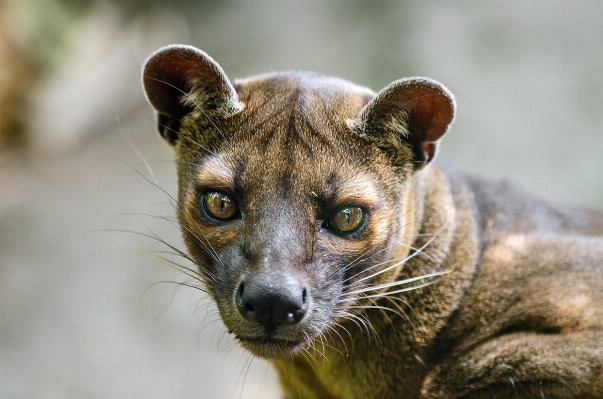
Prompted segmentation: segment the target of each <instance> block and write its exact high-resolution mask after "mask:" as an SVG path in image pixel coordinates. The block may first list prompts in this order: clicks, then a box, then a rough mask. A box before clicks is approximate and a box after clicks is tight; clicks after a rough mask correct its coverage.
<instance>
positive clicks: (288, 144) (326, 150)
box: [232, 74, 375, 183]
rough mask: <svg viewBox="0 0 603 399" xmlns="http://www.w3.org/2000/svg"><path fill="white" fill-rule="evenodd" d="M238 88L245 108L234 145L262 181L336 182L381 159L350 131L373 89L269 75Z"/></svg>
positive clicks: (302, 76)
mask: <svg viewBox="0 0 603 399" xmlns="http://www.w3.org/2000/svg"><path fill="white" fill-rule="evenodd" d="M235 87H236V89H237V91H238V93H239V98H240V101H241V102H242V103H243V104H244V106H245V108H244V110H243V111H242V112H241V113H240V114H238V115H236V116H235V117H234V118H236V120H234V121H233V126H236V131H233V132H232V141H233V144H232V145H233V147H234V149H235V152H236V155H238V156H239V157H241V158H243V159H244V162H243V163H242V165H243V166H244V169H245V175H247V176H248V177H249V176H250V175H251V176H252V178H253V179H254V181H256V182H257V181H274V180H275V178H278V180H280V181H283V180H285V183H286V180H287V179H295V180H298V181H299V180H307V181H308V183H312V182H311V180H312V179H313V178H315V179H320V180H325V179H326V180H329V179H336V178H337V177H339V176H340V175H341V174H342V173H343V174H350V173H359V172H361V171H362V170H363V169H365V166H367V162H366V160H367V157H368V158H371V156H373V157H374V155H375V154H374V152H375V151H373V149H372V148H371V147H370V146H367V142H366V140H365V139H363V138H361V137H359V136H358V135H357V134H356V133H355V132H353V131H352V130H351V129H350V128H349V127H348V120H350V119H352V118H355V117H356V116H357V115H358V113H359V112H360V110H361V109H362V107H363V106H364V105H365V104H366V102H368V101H369V100H370V98H372V95H373V94H372V92H370V91H369V90H367V89H364V88H361V87H358V86H355V85H353V84H351V83H348V82H346V81H343V80H340V79H336V78H325V77H323V76H321V75H314V74H276V75H264V76H260V77H257V78H254V79H251V80H246V81H241V82H237V83H236V85H235ZM344 172H346V173H344Z"/></svg>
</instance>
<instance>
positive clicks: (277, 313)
mask: <svg viewBox="0 0 603 399" xmlns="http://www.w3.org/2000/svg"><path fill="white" fill-rule="evenodd" d="M308 302H309V298H308V291H307V289H306V287H305V286H304V284H303V283H302V282H301V280H300V279H299V278H298V277H297V276H295V275H291V274H286V275H278V274H271V273H256V274H252V275H250V276H247V277H246V278H245V280H243V281H241V282H240V283H239V286H238V288H237V293H236V305H237V309H238V310H239V312H240V313H241V315H242V316H243V318H244V319H245V320H248V321H250V322H254V323H258V324H260V325H261V326H262V327H264V329H265V330H266V331H267V332H269V333H270V332H272V331H274V330H275V329H276V328H277V327H279V326H292V325H295V324H298V323H300V322H301V321H302V319H303V318H304V316H305V315H306V312H307V310H308Z"/></svg>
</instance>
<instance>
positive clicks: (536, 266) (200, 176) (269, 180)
mask: <svg viewBox="0 0 603 399" xmlns="http://www.w3.org/2000/svg"><path fill="white" fill-rule="evenodd" d="M143 83H144V85H145V89H146V92H147V96H148V98H149V101H150V102H151V104H152V105H153V106H154V107H155V108H156V110H157V112H158V114H159V118H158V121H159V124H160V126H159V130H160V132H161V133H162V135H163V136H164V137H165V138H166V139H167V140H168V141H169V142H170V143H172V144H173V145H174V148H175V152H176V161H177V165H178V178H179V197H178V199H179V212H178V216H179V220H180V223H181V225H182V231H183V234H184V238H185V242H186V244H187V247H188V248H189V251H190V253H191V255H192V256H193V258H194V259H195V260H196V262H197V263H198V265H199V267H200V271H201V278H202V279H203V280H204V281H205V283H206V284H207V287H208V290H209V291H210V292H211V294H212V296H213V297H214V299H215V300H216V303H217V305H218V309H219V311H220V314H221V316H222V319H223V321H224V323H225V324H226V326H227V328H228V329H229V331H230V332H231V333H232V334H233V335H234V336H235V338H237V339H238V340H239V342H240V343H241V345H242V346H243V347H245V348H246V349H248V350H249V351H250V352H252V353H253V354H255V355H257V356H261V357H265V358H268V359H270V360H272V361H273V363H274V365H275V366H276V368H277V370H278V371H279V374H280V377H281V382H282V385H283V389H284V392H285V397H286V398H316V399H319V398H340V399H348V398H349V399H351V398H408V399H410V398H541V397H542V398H583V399H586V398H600V397H603V238H602V236H603V214H602V213H599V212H596V211H588V210H582V209H577V208H571V207H567V206H563V207H560V206H555V205H550V204H548V203H546V202H544V201H541V200H539V199H537V198H535V197H533V196H531V195H529V194H527V193H525V192H524V191H523V190H521V189H519V188H517V187H515V186H513V185H511V184H508V183H504V182H490V181H485V180H482V179H479V178H476V177H473V176H468V175H464V174H461V173H459V172H456V171H454V170H453V169H452V168H450V167H448V166H446V165H442V164H439V163H436V162H431V161H432V159H433V158H434V156H435V154H436V150H437V145H438V140H439V139H440V137H441V136H442V135H443V134H444V133H446V131H447V129H448V126H449V124H450V123H451V121H452V119H453V114H454V101H453V98H452V95H451V94H450V93H449V92H448V91H447V90H446V89H445V88H444V87H443V86H441V85H440V84H439V83H437V82H434V81H431V80H428V79H416V78H415V79H405V80H400V81H397V82H394V83H392V84H391V85H389V86H388V87H387V88H385V89H384V90H383V91H382V92H380V93H378V94H377V95H375V94H374V93H372V92H371V91H369V90H368V89H364V88H361V87H358V86H355V85H353V84H351V83H348V82H345V81H343V80H340V79H336V78H329V77H324V76H321V75H317V74H308V73H276V74H267V75H261V76H258V77H254V78H250V79H246V80H241V81H235V82H233V83H232V84H231V83H230V81H229V80H228V79H227V78H226V75H225V74H224V73H223V71H222V69H221V68H220V67H219V66H218V64H217V63H215V61H213V60H212V59H211V58H210V57H209V56H207V55H206V54H204V53H203V52H201V51H199V50H197V49H194V48H192V47H187V46H171V47H167V48H163V49H160V50H159V51H158V52H156V53H155V54H153V55H152V56H151V57H150V58H149V60H148V61H147V64H146V66H145V69H144V74H143ZM208 190H210V191H220V192H222V193H225V194H227V195H229V196H230V197H231V198H233V199H234V200H236V202H237V204H238V207H239V210H240V214H239V215H238V216H237V217H235V218H233V219H231V220H228V221H216V220H213V219H212V218H211V217H209V216H208V215H207V214H206V213H204V212H205V211H204V210H203V206H202V204H201V202H202V200H203V198H204V197H203V195H204V192H207V191H208ZM351 205H353V206H359V207H361V208H362V209H364V211H365V212H366V215H367V216H366V219H365V220H366V225H365V227H363V228H362V229H360V230H358V232H355V233H354V234H351V235H344V234H340V232H337V231H334V230H333V228H332V226H330V225H329V224H328V223H327V222H326V221H327V220H329V217H330V215H332V214H333V213H334V212H336V211H337V210H338V209H341V207H345V206H351ZM256 275H262V276H267V278H268V280H269V281H274V283H275V284H276V285H278V284H280V283H281V282H282V281H286V282H289V281H294V282H295V284H301V285H303V287H304V303H305V304H307V306H308V309H307V312H306V313H305V314H304V317H303V319H301V321H300V320H296V321H295V322H294V323H292V324H277V325H276V326H271V327H270V328H268V327H267V326H265V325H262V324H261V323H259V322H256V321H250V320H249V319H248V318H245V317H244V316H242V314H243V313H241V311H240V310H239V311H238V310H237V305H236V303H235V302H237V300H238V299H235V297H237V289H241V290H242V289H243V285H242V283H241V281H243V282H244V281H247V280H246V279H249V278H251V277H253V276H256ZM291 279H293V280H291ZM287 284H289V283H287ZM237 287H240V288H237ZM306 289H307V292H308V298H309V299H308V300H307V302H306V299H305V293H306ZM304 306H305V305H304Z"/></svg>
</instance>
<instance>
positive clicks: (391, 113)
mask: <svg viewBox="0 0 603 399" xmlns="http://www.w3.org/2000/svg"><path fill="white" fill-rule="evenodd" d="M454 111H455V103H454V96H453V95H452V93H450V92H449V91H448V89H446V88H445V87H444V86H443V85H442V84H440V83H438V82H436V81H434V80H431V79H426V78H408V79H401V80H398V81H395V82H393V83H391V84H390V85H389V86H387V87H386V88H385V89H383V90H382V91H381V92H379V93H378V94H377V95H376V96H375V97H374V98H373V99H372V100H371V101H370V102H369V103H368V104H367V105H366V106H365V107H364V108H363V109H362V110H361V111H360V114H359V115H358V118H357V119H356V121H354V124H353V125H354V126H355V128H356V129H359V130H361V132H362V134H364V135H366V136H369V137H372V138H376V139H380V140H379V141H382V142H383V141H385V142H386V143H387V144H390V145H391V146H393V147H394V148H396V147H399V144H401V143H407V144H408V145H409V146H410V147H411V149H412V151H413V155H414V158H415V159H414V160H413V161H414V162H415V168H419V167H421V166H423V165H424V164H426V163H428V162H430V161H432V160H433V158H434V157H435V155H436V151H437V148H438V141H439V140H440V138H441V137H442V136H443V135H444V134H445V133H446V131H447V130H448V127H449V126H450V124H451V123H452V121H453V119H454Z"/></svg>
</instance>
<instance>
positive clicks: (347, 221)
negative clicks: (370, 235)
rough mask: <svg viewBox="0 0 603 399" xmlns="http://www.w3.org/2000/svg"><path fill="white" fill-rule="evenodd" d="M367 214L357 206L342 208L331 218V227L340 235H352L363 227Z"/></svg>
mask: <svg viewBox="0 0 603 399" xmlns="http://www.w3.org/2000/svg"><path fill="white" fill-rule="evenodd" d="M364 221H365V212H364V210H363V209H362V208H359V207H357V206H350V207H345V208H341V209H339V210H338V211H336V212H335V213H333V214H332V215H331V216H330V217H329V225H330V226H331V227H332V228H334V229H335V230H337V231H338V232H340V233H344V234H350V233H354V232H356V231H358V230H359V229H360V228H361V227H363V225H364Z"/></svg>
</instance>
